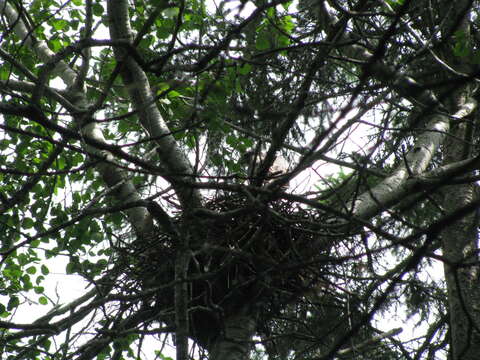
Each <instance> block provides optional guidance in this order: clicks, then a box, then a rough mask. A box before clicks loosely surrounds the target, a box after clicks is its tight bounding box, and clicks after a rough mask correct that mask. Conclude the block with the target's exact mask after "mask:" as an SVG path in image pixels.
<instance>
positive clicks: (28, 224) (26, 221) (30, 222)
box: [23, 217, 35, 229]
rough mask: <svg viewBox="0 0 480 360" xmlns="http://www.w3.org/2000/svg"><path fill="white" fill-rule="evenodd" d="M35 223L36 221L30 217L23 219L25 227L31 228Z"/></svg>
mask: <svg viewBox="0 0 480 360" xmlns="http://www.w3.org/2000/svg"><path fill="white" fill-rule="evenodd" d="M33 225H35V222H34V221H33V220H32V219H30V218H28V217H26V218H24V219H23V227H24V228H25V229H31V228H32V227H33Z"/></svg>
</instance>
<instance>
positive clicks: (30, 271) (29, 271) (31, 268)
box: [27, 266, 37, 275]
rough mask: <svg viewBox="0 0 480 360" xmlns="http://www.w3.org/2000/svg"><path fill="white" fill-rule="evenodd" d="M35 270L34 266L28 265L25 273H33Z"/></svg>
mask: <svg viewBox="0 0 480 360" xmlns="http://www.w3.org/2000/svg"><path fill="white" fill-rule="evenodd" d="M36 272H37V269H36V268H35V266H30V267H29V268H28V269H27V273H29V274H30V275H33V274H35V273H36Z"/></svg>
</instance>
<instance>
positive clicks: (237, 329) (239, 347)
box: [209, 306, 256, 360]
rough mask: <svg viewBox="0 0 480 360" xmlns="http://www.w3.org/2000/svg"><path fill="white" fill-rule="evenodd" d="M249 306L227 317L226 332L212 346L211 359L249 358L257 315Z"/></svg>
mask: <svg viewBox="0 0 480 360" xmlns="http://www.w3.org/2000/svg"><path fill="white" fill-rule="evenodd" d="M248 309H249V307H248V306H246V307H245V308H244V309H242V310H241V311H239V312H238V313H237V314H236V315H234V316H231V317H229V318H227V319H225V328H224V334H223V335H221V336H220V337H218V339H216V340H215V341H214V343H213V344H212V346H211V347H210V358H209V359H210V360H225V359H229V360H248V359H249V358H250V357H249V355H250V349H251V347H252V343H251V341H252V337H253V335H254V333H255V326H256V319H255V318H256V316H255V315H254V313H253V312H250V313H249V311H248Z"/></svg>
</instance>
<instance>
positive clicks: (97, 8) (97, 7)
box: [92, 3, 105, 16]
mask: <svg viewBox="0 0 480 360" xmlns="http://www.w3.org/2000/svg"><path fill="white" fill-rule="evenodd" d="M92 11H93V14H94V15H95V16H102V15H103V13H104V12H105V9H104V8H103V6H102V5H101V4H99V3H95V4H93V6H92Z"/></svg>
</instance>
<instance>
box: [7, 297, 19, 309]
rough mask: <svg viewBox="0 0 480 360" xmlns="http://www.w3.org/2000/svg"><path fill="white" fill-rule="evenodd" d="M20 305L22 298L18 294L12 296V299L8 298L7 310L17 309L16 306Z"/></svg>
mask: <svg viewBox="0 0 480 360" xmlns="http://www.w3.org/2000/svg"><path fill="white" fill-rule="evenodd" d="M18 305H20V300H19V299H18V297H17V296H11V297H10V300H8V304H7V310H8V311H11V310H13V309H15V308H16V307H18Z"/></svg>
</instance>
